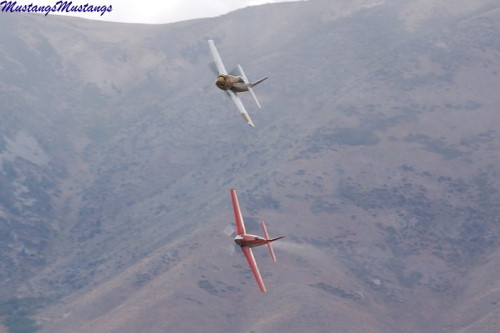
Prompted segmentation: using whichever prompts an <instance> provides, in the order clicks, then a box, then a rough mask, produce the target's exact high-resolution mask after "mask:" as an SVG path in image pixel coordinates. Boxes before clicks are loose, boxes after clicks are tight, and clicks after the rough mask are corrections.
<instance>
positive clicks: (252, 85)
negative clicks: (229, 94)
mask: <svg viewBox="0 0 500 333" xmlns="http://www.w3.org/2000/svg"><path fill="white" fill-rule="evenodd" d="M268 77H269V76H266V77H263V78H262V79H260V80H257V81H255V82H252V83H250V87H252V88H253V87H255V86H256V85H258V84H259V83H261V82H262V81H265V80H266V79H267V78H268Z"/></svg>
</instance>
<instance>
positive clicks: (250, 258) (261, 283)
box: [241, 246, 267, 293]
mask: <svg viewBox="0 0 500 333" xmlns="http://www.w3.org/2000/svg"><path fill="white" fill-rule="evenodd" d="M241 249H242V250H243V253H244V254H245V257H246V258H247V261H248V264H249V265H250V268H251V269H252V272H253V276H254V277H255V281H257V284H258V285H259V288H260V291H262V292H263V293H265V292H266V291H267V290H266V286H265V285H264V280H262V276H260V272H259V268H258V267H257V262H256V261H255V258H254V256H253V253H252V250H251V249H250V248H249V247H246V246H242V247H241Z"/></svg>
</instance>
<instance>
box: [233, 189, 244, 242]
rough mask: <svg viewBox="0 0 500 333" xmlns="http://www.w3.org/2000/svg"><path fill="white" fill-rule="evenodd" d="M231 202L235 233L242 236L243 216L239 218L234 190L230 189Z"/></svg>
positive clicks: (239, 211)
mask: <svg viewBox="0 0 500 333" xmlns="http://www.w3.org/2000/svg"><path fill="white" fill-rule="evenodd" d="M231 200H232V201H233V210H234V218H235V220H236V233H237V234H238V235H242V234H244V233H245V222H243V216H241V210H240V205H239V203H238V197H237V196H236V190H235V189H234V188H232V189H231Z"/></svg>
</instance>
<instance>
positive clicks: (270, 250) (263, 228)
mask: <svg viewBox="0 0 500 333" xmlns="http://www.w3.org/2000/svg"><path fill="white" fill-rule="evenodd" d="M260 225H261V226H262V231H264V237H265V238H266V241H267V247H268V248H269V253H270V254H271V258H272V259H273V261H276V254H275V253H274V250H273V247H272V246H271V242H274V241H277V240H278V239H282V238H283V237H285V236H280V237H276V238H272V239H270V238H269V234H268V233H267V228H266V224H265V223H264V221H260Z"/></svg>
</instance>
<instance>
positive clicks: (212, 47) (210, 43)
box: [208, 39, 227, 74]
mask: <svg viewBox="0 0 500 333" xmlns="http://www.w3.org/2000/svg"><path fill="white" fill-rule="evenodd" d="M208 46H210V52H211V53H212V58H214V62H215V66H216V67H217V70H218V71H219V74H227V71H226V68H225V67H224V64H223V63H222V59H221V58H220V55H219V52H218V51H217V48H216V47H215V44H214V41H213V40H211V39H209V40H208Z"/></svg>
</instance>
